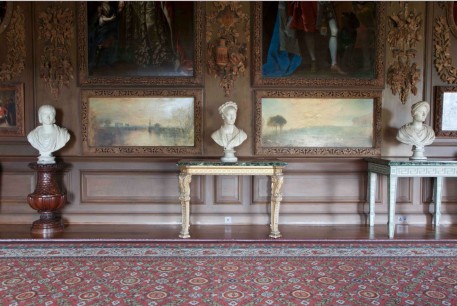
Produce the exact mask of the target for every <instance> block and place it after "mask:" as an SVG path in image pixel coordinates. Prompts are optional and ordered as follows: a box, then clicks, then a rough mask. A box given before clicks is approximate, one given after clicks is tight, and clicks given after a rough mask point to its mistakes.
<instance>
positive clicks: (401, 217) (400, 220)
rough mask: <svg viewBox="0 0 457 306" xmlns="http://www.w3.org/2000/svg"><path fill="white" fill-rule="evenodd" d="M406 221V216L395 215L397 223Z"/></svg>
mask: <svg viewBox="0 0 457 306" xmlns="http://www.w3.org/2000/svg"><path fill="white" fill-rule="evenodd" d="M407 221H408V219H407V218H406V216H397V223H400V224H405V223H406V222H407Z"/></svg>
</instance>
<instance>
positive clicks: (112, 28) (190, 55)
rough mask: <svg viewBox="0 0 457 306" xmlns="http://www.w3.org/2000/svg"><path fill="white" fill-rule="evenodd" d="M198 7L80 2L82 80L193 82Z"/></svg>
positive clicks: (198, 36)
mask: <svg viewBox="0 0 457 306" xmlns="http://www.w3.org/2000/svg"><path fill="white" fill-rule="evenodd" d="M198 8H200V6H199V5H198V4H196V3H195V2H191V1H171V2H169V1H89V2H87V3H82V4H81V5H80V27H81V32H80V35H81V36H82V37H83V38H82V40H81V41H80V51H81V54H80V57H81V60H82V65H81V69H80V70H81V73H82V76H81V77H80V79H81V81H82V82H83V83H103V82H104V81H111V82H112V83H116V82H118V83H127V84H128V83H130V82H133V81H132V80H131V78H134V79H135V78H136V80H139V81H142V82H143V83H144V82H146V83H147V82H149V83H157V82H159V83H161V82H162V83H163V78H165V79H166V78H172V79H174V80H176V79H179V78H181V79H182V80H183V81H181V82H184V83H187V82H190V83H192V82H195V79H196V78H197V76H198V67H195V66H196V65H195V63H196V61H197V60H198V59H199V54H200V51H198V50H200V49H201V48H200V45H199V42H200V39H201V34H198V33H197V28H196V26H201V24H199V23H197V22H201V13H200V10H199V9H198ZM200 29H201V27H200ZM122 79H124V80H122Z"/></svg>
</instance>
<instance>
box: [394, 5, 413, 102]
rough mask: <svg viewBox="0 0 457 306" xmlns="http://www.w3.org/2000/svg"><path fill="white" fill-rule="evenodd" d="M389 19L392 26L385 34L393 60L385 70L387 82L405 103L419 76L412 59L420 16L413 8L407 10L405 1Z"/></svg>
mask: <svg viewBox="0 0 457 306" xmlns="http://www.w3.org/2000/svg"><path fill="white" fill-rule="evenodd" d="M390 19H391V21H392V27H391V30H390V31H389V33H388V35H387V41H388V43H389V44H390V49H391V51H392V55H393V57H394V62H393V63H392V65H390V67H389V69H388V71H387V84H389V85H390V87H391V90H392V93H393V94H394V95H396V94H399V95H400V101H401V102H402V103H403V104H405V103H406V101H407V99H408V96H409V92H412V93H413V94H414V95H416V94H417V87H416V84H417V82H418V81H419V78H420V69H418V68H417V64H416V63H414V62H413V59H414V58H415V57H416V49H415V48H416V44H417V42H419V41H420V40H421V39H422V35H421V33H420V32H421V28H422V18H421V15H420V14H416V12H415V10H413V11H409V10H408V3H405V4H403V5H402V8H401V9H400V11H399V12H398V13H397V14H396V15H393V16H391V17H390Z"/></svg>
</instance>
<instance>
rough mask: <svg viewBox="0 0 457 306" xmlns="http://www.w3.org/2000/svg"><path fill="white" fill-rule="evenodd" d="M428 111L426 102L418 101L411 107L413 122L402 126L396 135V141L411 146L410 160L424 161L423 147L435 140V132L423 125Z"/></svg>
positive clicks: (428, 107)
mask: <svg viewBox="0 0 457 306" xmlns="http://www.w3.org/2000/svg"><path fill="white" fill-rule="evenodd" d="M429 111H430V105H429V104H428V102H426V101H420V102H417V103H415V104H413V105H412V106H411V115H412V117H413V121H412V122H410V123H408V124H405V125H403V126H402V127H401V128H400V129H399V130H398V133H397V140H398V141H400V142H402V143H404V144H409V145H412V146H413V148H412V151H413V155H412V156H411V157H410V158H409V159H411V160H425V159H427V157H425V156H424V146H427V145H430V144H432V143H433V141H434V140H435V131H434V130H433V129H432V128H431V127H430V126H428V125H426V124H424V121H425V118H427V115H428V113H429Z"/></svg>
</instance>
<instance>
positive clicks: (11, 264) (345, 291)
mask: <svg viewBox="0 0 457 306" xmlns="http://www.w3.org/2000/svg"><path fill="white" fill-rule="evenodd" d="M0 304H1V305H34V306H36V305H457V241H450V240H447V241H412V242H411V241H408V242H406V241H390V242H389V241H382V242H374V241H370V242H360V241H358V242H356V241H354V242H349V241H338V242H330V241H325V242H320V243H318V242H287V241H286V242H277V241H264V242H233V241H231V242H195V241H185V242H184V241H181V240H180V241H179V242H178V241H159V242H151V241H136V242H127V241H111V240H110V241H79V242H74V241H73V242H65V241H49V242H35V241H31V242H22V243H19V242H14V241H11V242H8V243H3V244H0Z"/></svg>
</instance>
